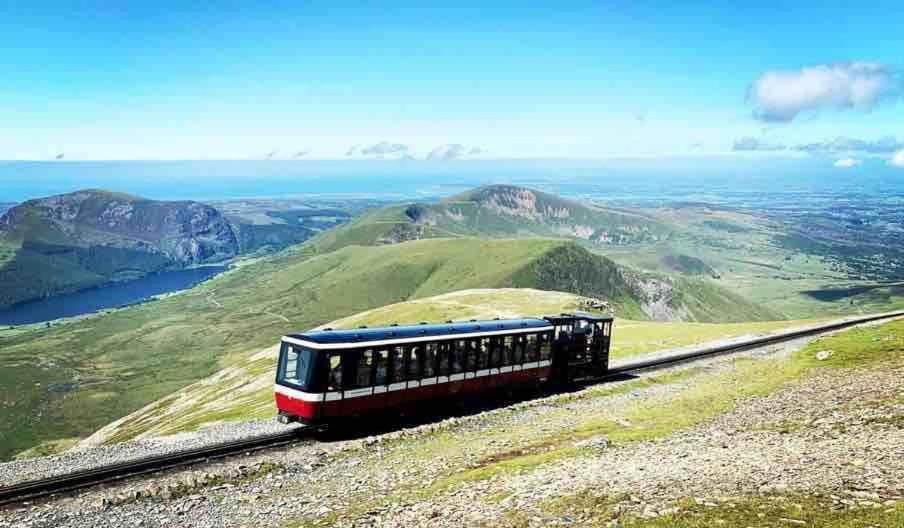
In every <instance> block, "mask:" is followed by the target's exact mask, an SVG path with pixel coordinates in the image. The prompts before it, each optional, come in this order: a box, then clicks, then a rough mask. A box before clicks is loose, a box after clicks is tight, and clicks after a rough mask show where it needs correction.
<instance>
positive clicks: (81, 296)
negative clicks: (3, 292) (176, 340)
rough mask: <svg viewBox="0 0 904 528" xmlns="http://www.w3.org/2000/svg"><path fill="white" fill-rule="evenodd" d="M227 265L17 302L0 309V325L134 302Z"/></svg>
mask: <svg viewBox="0 0 904 528" xmlns="http://www.w3.org/2000/svg"><path fill="white" fill-rule="evenodd" d="M227 268H228V266H203V267H200V268H192V269H186V270H176V271H164V272H161V273H154V274H151V275H148V276H146V277H142V278H140V279H135V280H132V281H128V282H122V283H118V284H113V285H110V286H104V287H99V288H91V289H87V290H81V291H77V292H73V293H67V294H64V295H56V296H53V297H48V298H46V299H39V300H34V301H28V302H24V303H20V304H17V305H14V306H12V307H9V308H3V309H0V325H23V324H32V323H42V322H45V321H52V320H54V319H60V318H62V317H73V316H76V315H83V314H89V313H94V312H97V311H100V310H103V309H106V308H117V307H120V306H123V305H127V304H133V303H136V302H139V301H142V300H145V299H147V298H148V297H152V296H155V295H160V294H163V293H167V292H173V291H179V290H184V289H187V288H191V287H192V286H195V285H196V284H198V283H200V282H203V281H205V280H207V279H209V278H211V277H213V276H215V275H218V274H220V273H222V272H224V271H226V269H227Z"/></svg>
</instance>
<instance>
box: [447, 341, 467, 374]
mask: <svg viewBox="0 0 904 528" xmlns="http://www.w3.org/2000/svg"><path fill="white" fill-rule="evenodd" d="M450 349H451V350H450V352H451V353H452V374H461V373H462V372H464V371H465V366H466V362H467V360H468V342H467V341H456V342H455V343H454V344H453V345H451V346H450Z"/></svg>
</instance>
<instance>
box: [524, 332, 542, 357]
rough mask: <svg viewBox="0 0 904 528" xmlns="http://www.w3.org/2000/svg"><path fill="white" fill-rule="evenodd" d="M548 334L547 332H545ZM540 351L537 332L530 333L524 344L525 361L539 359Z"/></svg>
mask: <svg viewBox="0 0 904 528" xmlns="http://www.w3.org/2000/svg"><path fill="white" fill-rule="evenodd" d="M543 335H546V334H543ZM538 353H539V351H538V350H537V334H529V335H528V336H527V341H526V342H525V344H524V361H525V362H528V363H531V362H534V361H537V360H538V359H539V358H538V355H539V354H538Z"/></svg>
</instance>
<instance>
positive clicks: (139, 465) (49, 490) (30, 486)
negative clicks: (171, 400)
mask: <svg viewBox="0 0 904 528" xmlns="http://www.w3.org/2000/svg"><path fill="white" fill-rule="evenodd" d="M902 316H904V311H897V312H888V313H883V314H876V315H869V316H863V317H857V318H850V319H846V320H843V321H838V322H834V323H829V324H825V325H820V326H815V327H810V328H805V329H801V330H793V331H789V332H781V333H776V334H771V335H768V336H764V337H758V338H754V339H749V340H745V341H741V342H735V343H729V344H725V345H719V346H713V347H704V348H699V349H694V350H689V351H687V352H681V353H677V354H673V355H668V356H661V357H655V358H650V359H640V360H635V361H629V362H625V363H621V364H618V365H616V366H614V367H612V368H610V369H609V372H608V373H607V375H606V376H605V377H604V378H602V380H605V379H610V378H613V377H617V376H622V375H625V374H629V373H632V372H643V371H650V370H655V369H660V368H668V367H672V366H675V365H678V364H681V363H687V362H690V361H695V360H698V359H703V358H708V357H713V356H718V355H722V354H728V353H734V352H741V351H744V350H750V349H754V348H759V347H763V346H767V345H772V344H777V343H783V342H787V341H792V340H794V339H799V338H802V337H809V336H814V335H818V334H824V333H827V332H831V331H834V330H842V329H844V328H849V327H852V326H856V325H859V324H863V323H869V322H874V321H881V320H886V319H893V318H896V317H902ZM583 381H584V382H585V383H586V382H589V381H591V380H583ZM310 433H311V428H308V427H300V428H295V429H293V430H291V431H287V432H283V433H277V434H272V435H262V436H257V437H253V438H248V439H243V440H238V441H234V442H224V443H220V444H214V445H211V446H206V447H200V448H195V449H189V450H184V451H179V452H176V453H168V454H164V455H157V456H152V457H147V458H142V459H139V460H134V461H128V462H122V463H117V464H111V465H107V466H101V467H97V468H93V469H88V470H82V471H75V472H72V473H66V474H63V475H58V476H54V477H49V478H46V479H38V480H31V481H25V482H20V483H17V484H13V485H10V486H3V487H0V506H5V505H10V504H15V503H21V502H24V501H28V500H34V499H38V498H42V497H48V496H51V495H55V494H59V493H66V492H71V491H75V490H79V489H83V488H88V487H92V486H97V485H100V484H106V483H110V482H115V481H118V480H124V479H127V478H131V477H135V476H139V475H145V474H148V473H154V472H157V471H162V470H166V469H171V468H177V467H185V466H190V465H194V464H199V463H205V462H209V461H211V460H217V459H222V458H225V457H229V456H235V455H241V454H244V453H250V452H254V451H260V450H262V449H270V448H273V447H279V446H285V445H289V444H293V443H296V442H299V441H301V440H304V439H305V438H306V437H307V436H308V435H309V434H310Z"/></svg>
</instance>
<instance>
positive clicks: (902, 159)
mask: <svg viewBox="0 0 904 528" xmlns="http://www.w3.org/2000/svg"><path fill="white" fill-rule="evenodd" d="M889 163H891V164H892V165H893V166H895V167H900V168H902V169H904V150H899V151H897V152H895V155H894V156H892V158H891V161H890V162H889Z"/></svg>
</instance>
